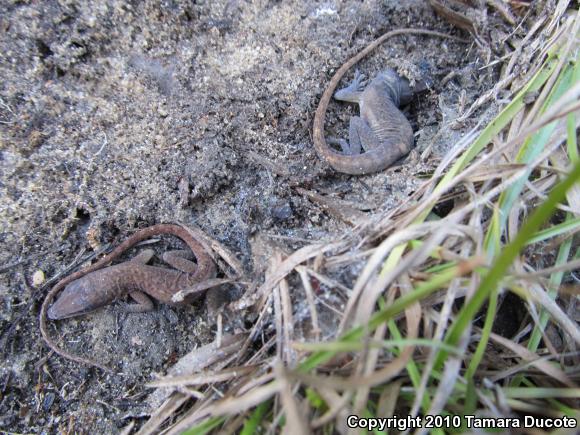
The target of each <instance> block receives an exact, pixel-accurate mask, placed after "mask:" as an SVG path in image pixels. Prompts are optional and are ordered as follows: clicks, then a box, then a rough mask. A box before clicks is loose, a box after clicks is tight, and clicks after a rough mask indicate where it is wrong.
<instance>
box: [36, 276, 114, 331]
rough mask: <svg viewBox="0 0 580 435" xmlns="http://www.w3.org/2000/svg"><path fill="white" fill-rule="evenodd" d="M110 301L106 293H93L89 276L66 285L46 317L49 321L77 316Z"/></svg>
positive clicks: (93, 287) (93, 285) (109, 295)
mask: <svg viewBox="0 0 580 435" xmlns="http://www.w3.org/2000/svg"><path fill="white" fill-rule="evenodd" d="M100 290H104V289H102V288H101V289H100ZM112 299H113V298H112V297H111V294H110V293H109V292H108V291H95V283H94V282H93V279H92V277H91V276H90V274H89V275H87V276H84V277H82V278H79V279H77V280H76V281H73V282H71V283H70V284H68V285H67V286H66V287H65V289H64V290H63V291H62V293H61V294H60V296H59V298H58V299H57V300H56V302H55V303H54V304H52V305H51V307H50V308H49V309H48V311H47V315H48V318H49V319H51V320H59V319H66V318H68V317H74V316H79V315H81V314H85V313H87V312H89V311H92V310H94V309H96V308H99V307H102V306H103V305H106V304H108V303H110V302H111V301H112Z"/></svg>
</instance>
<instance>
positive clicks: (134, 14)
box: [0, 0, 497, 433]
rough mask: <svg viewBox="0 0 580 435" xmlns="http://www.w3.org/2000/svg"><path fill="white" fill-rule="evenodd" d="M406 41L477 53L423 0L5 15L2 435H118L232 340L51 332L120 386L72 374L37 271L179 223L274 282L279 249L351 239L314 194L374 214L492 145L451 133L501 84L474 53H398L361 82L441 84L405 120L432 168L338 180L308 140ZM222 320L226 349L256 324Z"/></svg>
mask: <svg viewBox="0 0 580 435" xmlns="http://www.w3.org/2000/svg"><path fill="white" fill-rule="evenodd" d="M401 27H421V28H428V29H434V30H439V31H441V32H446V33H450V34H455V35H459V36H463V37H466V38H467V37H468V35H465V34H463V35H462V34H461V33H460V32H458V31H457V30H456V29H453V28H452V27H451V26H450V25H449V24H448V23H447V22H445V21H444V20H442V19H441V18H439V17H437V16H436V15H435V14H434V13H433V11H432V10H431V8H430V7H429V5H428V4H427V3H426V2H424V1H421V0H406V1H398V0H393V1H368V2H363V3H361V2H359V1H328V2H300V1H284V2H280V1H255V2H238V1H234V0H230V1H215V2H202V4H199V5H197V4H191V2H187V1H179V0H176V1H166V2H161V3H160V4H159V2H154V1H146V2H130V3H126V2H121V1H117V0H108V1H104V2H91V1H77V0H69V1H59V2H57V1H46V2H30V1H4V2H2V3H1V5H0V29H1V31H0V71H1V72H0V76H1V78H2V81H1V83H0V99H1V100H0V121H1V123H0V133H1V136H0V138H1V143H0V195H1V204H0V225H1V227H0V270H1V273H0V292H1V293H0V294H1V299H0V301H1V306H0V333H1V334H2V335H1V340H2V341H1V345H2V366H1V368H0V398H1V402H0V430H7V431H13V432H22V433H30V432H34V433H56V432H58V430H59V429H60V430H64V429H66V428H71V427H72V428H74V431H75V432H76V433H115V432H118V431H119V428H121V427H123V426H125V425H126V424H127V416H128V415H131V414H133V415H135V414H137V412H136V410H137V409H139V404H140V403H141V402H142V401H143V398H144V397H145V396H146V394H148V392H149V391H150V390H148V389H146V388H145V387H144V386H143V384H144V383H145V382H147V381H149V380H151V379H152V377H153V374H154V373H162V372H164V371H165V370H166V369H167V367H169V366H170V365H171V364H172V362H174V361H175V360H176V359H177V358H178V357H179V356H181V355H183V354H185V353H187V352H188V351H189V350H191V349H193V348H195V347H198V346H201V345H204V344H207V343H209V342H211V341H212V339H213V338H212V337H214V335H215V313H214V312H213V310H208V309H207V305H206V304H205V303H204V301H200V302H198V303H196V304H195V305H194V306H193V307H191V308H174V307H168V306H163V305H157V306H156V309H155V310H154V311H153V312H151V313H144V314H127V313H125V312H123V309H122V304H119V303H117V304H113V305H111V306H108V307H106V308H103V309H99V310H97V311H95V312H94V313H91V314H89V315H86V316H82V317H78V318H73V319H70V320H65V321H60V322H57V326H56V327H55V325H54V324H52V323H51V331H52V332H51V333H52V335H53V336H58V337H60V340H59V341H60V342H61V344H62V345H63V346H65V347H66V348H67V349H69V350H71V351H73V352H75V353H79V354H84V355H90V356H91V357H93V358H97V359H99V361H101V362H104V363H106V364H110V365H114V366H115V367H116V369H117V370H118V372H119V374H118V375H110V374H106V373H103V372H101V371H99V370H96V369H92V368H87V367H84V366H81V365H79V364H77V363H73V362H70V361H67V360H64V359H63V358H61V357H59V356H58V355H54V354H49V350H48V348H47V347H46V345H45V344H44V342H43V341H42V339H41V337H40V333H39V329H38V313H39V308H40V304H41V302H42V297H43V295H44V294H46V292H47V291H48V288H50V286H49V285H44V284H43V283H42V282H41V281H42V279H41V274H40V272H39V271H42V273H43V274H44V276H45V279H46V280H49V279H51V278H52V277H55V276H65V275H66V274H67V273H68V271H69V270H70V269H69V266H70V265H71V264H74V265H76V266H79V265H83V264H85V263H86V262H87V261H88V259H90V255H91V254H94V253H96V252H100V250H102V249H104V248H106V247H107V246H109V244H115V243H118V242H119V241H121V240H123V239H124V238H125V237H127V235H129V234H131V233H132V232H133V231H134V230H135V229H137V228H142V227H147V226H149V225H152V224H155V223H162V222H181V223H184V224H186V225H196V226H198V227H200V228H201V229H202V230H203V231H204V232H206V233H207V234H208V235H210V236H211V237H213V238H215V239H216V240H218V241H220V242H221V243H223V244H224V245H225V246H226V247H227V248H229V249H230V250H231V251H232V252H234V253H235V254H236V256H237V257H238V258H239V260H240V261H241V262H242V263H243V265H244V267H245V268H246V270H247V277H248V280H252V279H253V280H256V281H258V282H259V281H260V280H262V279H263V278H262V277H263V274H264V270H265V268H266V267H267V260H268V258H269V257H270V256H271V255H272V253H273V252H274V251H275V250H276V249H277V250H281V251H284V252H292V250H294V249H296V248H299V247H300V246H303V245H304V244H307V243H311V242H313V241H319V240H332V238H333V237H335V236H336V235H337V234H341V233H343V232H345V231H349V228H350V224H349V223H348V222H344V221H343V220H341V219H339V218H337V217H336V216H335V215H333V214H332V213H328V212H327V211H326V210H325V209H324V208H323V207H321V206H320V205H319V204H316V203H313V202H311V200H309V199H308V198H307V197H306V196H305V195H304V194H302V193H300V191H299V190H298V189H297V188H302V189H306V190H309V191H314V192H317V193H319V194H321V195H327V196H328V198H331V199H340V200H343V201H346V202H347V203H348V204H351V205H352V207H353V208H356V209H359V210H362V211H364V212H373V211H376V210H382V209H387V208H391V207H394V206H396V205H397V204H399V203H400V202H401V201H404V200H405V199H406V198H407V197H408V196H409V195H410V194H412V193H413V191H414V190H415V189H416V188H417V186H418V185H419V184H420V183H421V180H422V179H424V178H425V177H427V176H429V174H430V172H431V171H432V170H433V168H434V167H435V165H436V163H437V162H438V161H439V160H440V159H441V157H442V156H443V155H444V154H445V153H446V152H447V151H448V150H449V149H450V148H451V147H452V146H453V145H454V144H455V143H457V141H458V139H459V138H461V137H462V136H463V135H464V134H465V133H466V132H467V131H469V130H470V129H471V128H473V127H474V126H475V121H467V122H465V123H463V124H461V125H453V128H451V127H450V125H451V123H452V121H453V120H454V119H455V118H457V116H458V115H460V114H461V113H462V112H463V111H464V110H465V108H466V104H469V103H470V102H472V101H474V100H475V99H476V98H477V97H478V96H479V95H480V94H481V92H482V90H485V89H487V88H489V87H490V86H491V85H492V84H493V83H494V80H495V79H496V78H497V76H496V75H495V74H497V71H495V70H494V68H493V67H489V68H482V67H484V66H485V60H484V59H482V58H481V57H480V55H479V53H478V50H477V47H475V46H474V45H472V44H469V43H468V44H465V43H460V42H455V41H448V40H440V39H434V38H429V37H415V36H406V37H397V38H395V39H393V40H390V41H388V42H387V43H385V44H384V45H383V46H382V47H380V48H379V49H377V50H376V52H374V53H373V54H371V55H370V56H369V57H368V58H367V59H365V60H363V61H362V62H361V64H360V65H359V69H360V70H361V72H363V73H365V74H366V75H368V76H371V77H372V76H373V75H374V74H376V73H377V72H379V71H380V70H381V69H383V68H385V67H387V66H389V67H393V68H395V69H396V70H398V71H399V72H400V73H401V74H403V75H405V76H407V77H408V78H409V79H411V81H412V82H413V81H423V82H427V83H429V84H430V88H431V89H430V90H428V91H427V92H424V93H422V94H420V95H418V96H416V97H415V99H414V100H413V102H412V103H411V104H410V106H409V107H408V108H406V109H405V111H406V113H407V115H408V118H409V120H410V121H411V124H412V125H413V128H414V131H415V132H416V141H415V142H416V148H415V150H414V151H413V152H412V153H411V154H410V155H409V156H407V157H406V158H405V159H403V160H402V161H401V162H399V163H398V164H397V165H396V166H395V167H393V168H390V169H388V170H386V171H384V172H381V173H379V174H375V175H370V176H363V177H357V176H346V175H341V174H338V173H336V172H334V171H333V170H331V169H330V168H329V167H328V166H327V165H326V164H325V163H324V162H322V161H321V160H320V159H319V158H318V156H317V155H316V153H315V151H314V148H313V145H312V137H311V127H312V120H313V116H314V111H315V109H316V105H317V104H318V100H319V98H320V96H321V94H322V92H323V90H324V88H325V86H326V85H327V83H328V80H329V78H330V77H331V75H332V73H333V72H334V71H335V70H336V68H338V67H339V66H340V65H341V64H342V62H344V61H345V60H346V59H348V58H349V57H350V56H352V55H353V54H355V53H356V52H357V51H359V50H360V49H361V48H363V47H364V46H366V45H367V44H368V43H369V42H370V41H372V40H373V39H374V38H376V37H377V36H379V35H380V34H382V33H384V32H386V31H388V30H392V29H396V28H401ZM453 72H456V73H457V74H456V75H455V76H454V77H452V78H451V79H449V80H447V79H445V78H446V77H447V78H449V77H450V76H449V74H450V73H453ZM353 74H354V71H350V72H349V74H348V77H347V80H350V79H351V78H352V76H353ZM444 79H445V80H444ZM343 85H346V83H343ZM494 110H495V108H494V107H490V108H488V109H487V112H481V111H480V112H479V113H478V114H477V117H476V119H479V120H482V119H483V120H484V121H485V119H486V118H487V117H488V115H489V114H492V113H493V112H494ZM356 111H357V109H356V107H350V106H348V105H345V104H338V103H332V105H331V107H330V108H329V115H328V116H327V124H326V134H327V135H328V136H336V137H346V132H347V126H348V119H349V117H350V116H351V115H352V114H354V113H356ZM153 246H154V247H155V248H156V249H157V251H158V252H161V251H163V250H164V249H166V248H167V247H168V246H172V247H173V246H179V245H178V243H177V242H176V241H175V240H173V239H169V238H168V239H163V240H162V241H161V242H160V243H156V244H154V245H153ZM132 255H134V252H133V254H132ZM130 256H131V255H129V257H130ZM75 261H76V262H75ZM35 274H36V275H35ZM35 286H36V287H35ZM234 290H236V289H234ZM229 296H231V297H235V296H236V291H232V292H230V294H229ZM224 313H225V314H224V331H225V332H228V331H229V332H232V331H242V330H245V329H247V328H248V327H249V326H251V323H252V321H253V319H252V318H248V317H246V316H244V313H239V312H231V310H228V308H227V307H226V309H225V312H224Z"/></svg>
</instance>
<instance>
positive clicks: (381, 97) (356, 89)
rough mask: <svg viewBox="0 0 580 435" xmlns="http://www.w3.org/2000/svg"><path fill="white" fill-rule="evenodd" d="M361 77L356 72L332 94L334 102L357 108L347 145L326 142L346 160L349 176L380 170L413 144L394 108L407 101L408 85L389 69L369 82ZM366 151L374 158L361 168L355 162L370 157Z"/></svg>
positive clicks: (404, 120) (408, 126) (406, 125)
mask: <svg viewBox="0 0 580 435" xmlns="http://www.w3.org/2000/svg"><path fill="white" fill-rule="evenodd" d="M364 78H365V77H364V76H363V75H362V74H360V73H359V72H358V71H356V72H355V77H354V79H353V81H352V82H351V84H350V85H349V86H347V87H346V88H344V89H341V90H339V91H337V92H336V93H335V94H334V98H335V99H337V100H341V101H346V102H350V103H356V104H358V105H359V108H360V116H353V117H352V118H351V119H350V126H349V130H348V133H349V140H348V142H347V141H346V140H344V139H329V143H334V144H338V145H340V147H341V149H342V152H343V155H345V156H348V157H350V158H349V160H350V161H351V163H352V167H351V168H350V169H351V171H349V173H360V172H359V170H360V171H361V172H363V173H365V172H376V171H379V170H382V169H384V168H386V167H388V166H390V165H391V164H392V163H393V162H394V161H396V160H398V159H399V158H401V157H402V156H404V155H405V154H407V153H408V152H409V151H410V150H411V147H412V145H413V129H412V128H411V124H409V121H408V120H407V118H405V115H403V113H401V111H400V110H399V109H398V107H400V106H404V105H406V104H408V103H409V101H410V100H411V97H412V95H413V93H412V91H411V89H410V87H409V82H408V81H407V80H406V79H403V78H401V77H399V76H398V75H397V73H396V72H395V71H393V70H392V69H386V70H385V71H382V72H381V73H379V74H377V76H376V77H375V78H373V79H372V80H371V81H370V83H367V82H365V81H364ZM363 150H364V153H363ZM369 152H370V155H374V159H372V162H373V165H372V167H364V165H363V166H362V167H361V165H360V164H361V162H359V160H361V158H363V159H365V160H366V158H367V157H370V155H369V156H367V155H366V154H368V153H369ZM363 156H365V157H363ZM359 168H360V169H359Z"/></svg>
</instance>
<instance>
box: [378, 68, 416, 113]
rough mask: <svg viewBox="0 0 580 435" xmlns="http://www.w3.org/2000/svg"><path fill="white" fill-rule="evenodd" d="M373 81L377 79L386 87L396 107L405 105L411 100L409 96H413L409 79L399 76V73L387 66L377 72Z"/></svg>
mask: <svg viewBox="0 0 580 435" xmlns="http://www.w3.org/2000/svg"><path fill="white" fill-rule="evenodd" d="M373 81H377V82H378V83H380V84H381V85H383V86H385V87H386V89H387V91H388V92H389V94H390V95H391V98H392V99H393V102H394V103H395V105H396V106H397V107H401V106H406V105H407V104H409V103H410V102H411V98H413V91H411V87H410V86H409V81H408V80H407V79H406V78H404V77H401V76H399V74H397V73H396V72H395V70H393V69H391V68H387V69H386V70H384V71H382V72H380V73H379V74H377V76H376V77H375V79H374V80H373Z"/></svg>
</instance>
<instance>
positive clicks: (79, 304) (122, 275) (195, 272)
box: [40, 224, 215, 371]
mask: <svg viewBox="0 0 580 435" xmlns="http://www.w3.org/2000/svg"><path fill="white" fill-rule="evenodd" d="M162 234H169V235H173V236H176V237H179V238H180V239H182V240H183V241H184V242H185V243H186V244H187V246H188V247H189V248H190V249H191V251H192V252H193V254H194V255H195V257H196V260H197V264H194V263H192V262H191V261H189V260H187V259H186V258H180V257H176V256H175V255H172V254H171V253H167V254H168V255H164V256H163V259H164V260H165V261H167V262H168V263H170V264H172V265H173V266H175V267H177V268H179V269H180V270H171V269H167V268H162V267H156V266H147V265H146V264H145V263H146V262H147V261H149V259H150V258H151V256H152V255H153V251H151V250H147V251H144V252H142V253H141V254H139V255H138V256H137V257H135V258H133V259H132V260H130V261H127V262H124V263H120V264H117V265H114V266H108V267H105V266H106V265H107V264H109V263H110V262H112V261H113V260H115V259H116V258H118V257H119V256H121V255H122V254H123V253H124V252H125V251H127V250H128V249H130V248H131V247H132V246H134V245H136V244H137V243H139V242H141V241H143V240H146V239H149V238H151V237H154V236H158V235H162ZM214 275H215V264H214V262H213V260H212V259H211V257H210V256H209V254H208V253H207V252H206V250H205V248H204V247H203V245H202V244H201V243H200V242H199V241H198V240H196V238H194V236H193V235H192V234H191V232H190V231H188V230H187V228H185V227H182V226H179V225H172V224H159V225H154V226H151V227H149V228H144V229H142V230H139V231H137V232H136V233H135V234H133V235H132V236H130V237H129V238H128V239H127V240H125V241H124V242H123V243H121V244H120V245H119V246H117V248H115V249H114V250H113V251H112V252H111V253H110V254H108V255H106V256H105V257H103V258H101V259H100V260H99V261H97V262H96V263H95V264H93V265H91V266H89V267H87V268H85V269H83V270H80V271H78V272H75V273H73V274H71V275H69V276H67V277H65V278H63V279H62V280H61V281H59V282H58V283H57V284H56V285H55V286H54V287H53V288H52V289H51V290H50V292H49V293H48V294H47V295H46V298H45V299H44V302H43V303H42V307H41V309H40V331H41V333H42V337H43V338H44V340H45V342H46V343H47V344H48V346H49V347H50V348H51V349H52V350H53V351H55V352H56V353H58V354H59V355H61V356H63V357H65V358H68V359H70V360H73V361H76V362H80V363H85V364H90V365H94V366H97V367H99V368H101V369H104V370H107V371H109V370H110V369H108V368H107V367H105V366H103V365H101V364H99V363H97V362H95V361H92V360H90V359H86V358H83V357H79V356H76V355H72V354H70V353H68V352H67V351H65V350H63V349H60V348H59V347H58V345H57V344H56V343H55V342H54V341H53V340H52V338H50V336H49V334H48V330H47V324H46V322H47V321H46V318H47V314H48V317H49V318H50V319H53V320H56V319H63V318H67V317H72V316H76V315H80V314H84V313H86V312H89V311H92V310H94V309H96V308H99V307H101V306H103V305H106V304H109V303H111V302H112V301H113V300H115V299H117V298H120V297H122V296H124V295H126V294H130V295H131V297H133V299H135V300H136V301H137V302H138V304H136V305H130V306H129V307H130V310H131V311H139V312H143V311H147V310H150V309H152V308H153V304H152V302H151V300H150V299H149V298H148V297H147V296H146V295H145V293H147V294H148V295H150V296H152V297H154V298H155V299H158V300H159V301H161V302H164V303H170V304H175V302H174V301H173V300H172V298H171V297H172V296H173V295H174V294H175V293H177V292H179V291H181V290H185V289H187V288H189V287H193V286H195V285H196V284H198V283H200V282H202V281H205V280H209V279H211V278H213V277H214ZM62 289H64V291H63V292H62V294H61V295H60V297H59V298H58V300H57V301H56V302H55V303H54V304H53V305H52V306H50V308H49V305H50V303H51V302H52V300H53V299H54V297H55V296H56V294H57V293H58V292H60V291H61V290H62ZM193 296H196V295H193ZM191 299H192V298H191V297H188V298H187V299H186V300H185V301H184V302H185V303H187V302H191Z"/></svg>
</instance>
